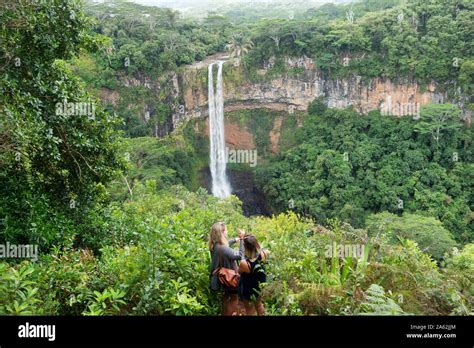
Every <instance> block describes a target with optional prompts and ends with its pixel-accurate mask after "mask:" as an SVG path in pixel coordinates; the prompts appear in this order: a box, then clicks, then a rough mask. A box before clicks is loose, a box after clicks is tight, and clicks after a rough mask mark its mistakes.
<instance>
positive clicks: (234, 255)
mask: <svg viewBox="0 0 474 348" xmlns="http://www.w3.org/2000/svg"><path fill="white" fill-rule="evenodd" d="M221 252H222V257H226V258H228V259H229V260H232V261H238V260H241V259H243V258H244V241H243V240H240V248H239V250H238V251H237V250H234V249H232V248H230V247H226V246H222V247H221Z"/></svg>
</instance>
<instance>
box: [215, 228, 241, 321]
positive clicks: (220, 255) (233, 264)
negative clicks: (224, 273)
mask: <svg viewBox="0 0 474 348" xmlns="http://www.w3.org/2000/svg"><path fill="white" fill-rule="evenodd" d="M238 231H239V237H237V238H233V239H231V240H229V241H228V240H227V226H226V225H225V224H224V223H223V222H216V223H215V224H214V225H212V228H211V232H210V236H209V251H210V252H211V268H210V284H209V287H210V288H211V290H214V291H223V292H224V294H223V297H222V315H237V312H238V304H239V298H238V296H237V289H236V288H230V287H227V286H225V285H224V284H221V282H220V281H219V276H218V274H217V272H216V270H218V269H219V268H226V269H231V270H234V271H235V272H237V270H238V264H237V261H240V260H241V259H242V258H243V254H244V243H243V242H242V238H243V237H244V236H245V232H244V231H242V230H238ZM237 241H240V248H239V251H237V250H234V249H232V248H231V247H230V246H231V245H233V244H234V243H236V242H237Z"/></svg>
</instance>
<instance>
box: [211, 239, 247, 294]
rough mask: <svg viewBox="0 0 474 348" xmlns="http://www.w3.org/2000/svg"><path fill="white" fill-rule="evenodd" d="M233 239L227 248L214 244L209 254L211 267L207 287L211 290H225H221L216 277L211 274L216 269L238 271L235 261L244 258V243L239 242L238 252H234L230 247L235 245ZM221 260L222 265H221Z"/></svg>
mask: <svg viewBox="0 0 474 348" xmlns="http://www.w3.org/2000/svg"><path fill="white" fill-rule="evenodd" d="M235 242H236V241H235V239H231V240H230V241H229V246H225V245H222V244H216V245H215V246H214V250H213V251H212V252H211V267H210V270H209V274H210V282H209V287H210V288H211V290H226V289H223V288H222V285H221V283H220V282H219V278H218V277H217V275H215V274H212V272H214V270H215V269H216V268H218V267H224V268H230V269H233V270H236V271H237V270H238V268H239V266H238V264H237V261H240V260H241V259H243V257H244V242H243V240H240V247H239V250H238V251H237V250H234V249H232V248H231V247H230V246H232V245H233V244H235ZM221 260H222V264H221Z"/></svg>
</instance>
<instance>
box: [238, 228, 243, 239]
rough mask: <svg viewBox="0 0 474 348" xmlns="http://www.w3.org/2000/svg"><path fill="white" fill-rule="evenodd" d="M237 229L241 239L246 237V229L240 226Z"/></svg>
mask: <svg viewBox="0 0 474 348" xmlns="http://www.w3.org/2000/svg"><path fill="white" fill-rule="evenodd" d="M237 231H238V232H239V239H243V238H244V237H245V231H244V230H241V229H240V228H238V229H237Z"/></svg>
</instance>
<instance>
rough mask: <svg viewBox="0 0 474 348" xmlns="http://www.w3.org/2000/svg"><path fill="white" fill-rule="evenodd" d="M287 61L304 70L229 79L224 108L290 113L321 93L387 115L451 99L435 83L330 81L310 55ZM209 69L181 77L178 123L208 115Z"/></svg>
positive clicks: (332, 102) (336, 103)
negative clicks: (254, 80) (249, 79)
mask: <svg viewBox="0 0 474 348" xmlns="http://www.w3.org/2000/svg"><path fill="white" fill-rule="evenodd" d="M215 58H216V59H219V57H215ZM220 58H222V57H220ZM272 63H273V62H272V61H270V62H268V63H267V64H266V67H265V69H261V70H259V71H258V73H259V75H261V76H263V77H264V76H265V75H266V74H267V72H268V69H269V68H271V66H272ZM286 65H287V67H288V68H300V71H301V73H299V74H298V76H297V77H290V76H283V77H278V78H274V79H268V80H266V81H264V82H257V83H250V82H247V81H244V82H242V83H235V82H233V81H228V80H226V79H225V78H224V98H225V111H232V110H237V109H253V108H269V109H273V110H286V111H288V112H289V113H290V114H291V113H292V112H294V111H295V110H306V109H307V107H308V105H309V103H310V102H311V101H313V100H314V98H316V97H322V98H324V101H325V102H326V104H327V105H328V106H329V107H332V108H346V107H348V106H353V107H354V108H355V109H356V110H357V111H359V112H361V113H367V112H369V111H371V110H381V111H382V112H385V114H387V115H393V116H404V115H411V116H416V114H417V113H418V112H419V108H420V106H421V105H424V104H427V103H442V102H445V99H446V95H445V94H444V93H441V92H439V91H437V89H436V85H435V84H434V83H432V84H430V85H428V86H423V87H424V88H423V89H422V86H420V85H419V84H417V83H414V82H413V83H406V84H397V83H394V82H393V81H390V80H382V79H373V80H370V81H369V82H364V81H362V79H361V78H360V77H359V76H354V77H352V78H347V79H330V78H328V77H326V76H323V74H322V73H321V72H320V71H318V70H317V69H316V68H315V66H314V63H313V61H312V60H311V59H309V58H307V57H301V58H299V59H290V58H287V59H286ZM206 67H207V65H205V64H203V63H202V62H201V63H199V64H196V65H193V66H189V67H188V68H187V69H185V70H184V72H183V74H182V75H181V82H182V83H181V84H180V86H179V88H180V91H179V93H180V95H181V97H182V98H181V100H182V101H183V105H182V106H181V110H180V111H181V112H178V113H175V114H174V115H173V124H174V125H175V126H176V125H177V124H178V123H179V122H181V121H182V120H184V119H189V118H194V117H205V116H206V115H207V84H206V83H205V82H206V81H205V79H203V78H202V76H203V75H202V73H201V74H200V72H199V71H200V69H204V68H206ZM226 68H227V69H236V67H235V66H234V64H233V63H232V62H228V63H226V64H225V65H224V69H226ZM237 69H238V68H237ZM446 101H447V100H446Z"/></svg>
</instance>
